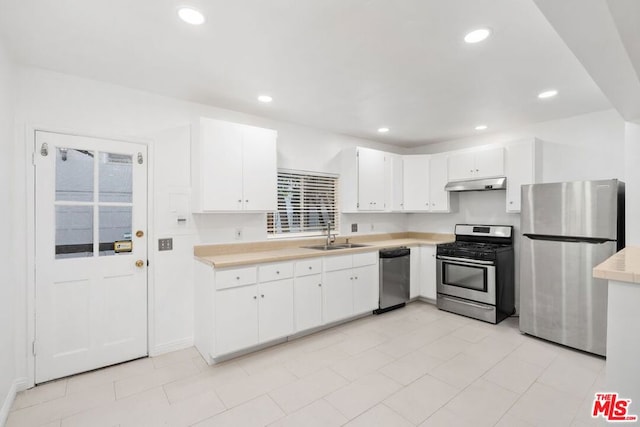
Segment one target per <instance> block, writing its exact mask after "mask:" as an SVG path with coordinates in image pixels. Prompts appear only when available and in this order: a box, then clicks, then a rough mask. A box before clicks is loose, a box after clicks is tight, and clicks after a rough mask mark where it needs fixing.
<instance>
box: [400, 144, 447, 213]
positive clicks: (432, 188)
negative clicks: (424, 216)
mask: <svg viewBox="0 0 640 427" xmlns="http://www.w3.org/2000/svg"><path fill="white" fill-rule="evenodd" d="M447 171H448V156H447V155H433V156H429V155H412V156H404V174H403V179H404V210H405V211H408V212H449V192H448V191H445V190H444V187H445V185H446V184H447V173H448V172H447Z"/></svg>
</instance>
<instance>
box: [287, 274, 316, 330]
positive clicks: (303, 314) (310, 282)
mask: <svg viewBox="0 0 640 427" xmlns="http://www.w3.org/2000/svg"><path fill="white" fill-rule="evenodd" d="M293 295H294V304H293V306H294V312H295V330H296V332H300V331H304V330H306V329H311V328H315V327H316V326H320V325H322V275H321V274H312V275H310V276H304V277H297V278H296V279H295V282H294V289H293Z"/></svg>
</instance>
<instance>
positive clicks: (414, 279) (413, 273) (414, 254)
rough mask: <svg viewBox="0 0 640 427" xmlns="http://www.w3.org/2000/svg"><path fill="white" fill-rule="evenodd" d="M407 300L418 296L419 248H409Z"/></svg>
mask: <svg viewBox="0 0 640 427" xmlns="http://www.w3.org/2000/svg"><path fill="white" fill-rule="evenodd" d="M409 249H410V250H411V254H410V255H409V268H410V271H409V298H412V299H413V298H416V297H419V296H420V246H412V247H410V248H409Z"/></svg>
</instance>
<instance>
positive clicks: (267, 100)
mask: <svg viewBox="0 0 640 427" xmlns="http://www.w3.org/2000/svg"><path fill="white" fill-rule="evenodd" d="M258 101H260V102H264V103H265V104H268V103H270V102H271V101H273V98H272V97H270V96H269V95H260V96H259V97H258Z"/></svg>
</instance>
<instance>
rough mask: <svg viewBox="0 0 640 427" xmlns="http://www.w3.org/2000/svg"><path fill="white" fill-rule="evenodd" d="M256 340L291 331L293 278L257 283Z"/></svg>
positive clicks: (276, 336) (262, 340)
mask: <svg viewBox="0 0 640 427" xmlns="http://www.w3.org/2000/svg"><path fill="white" fill-rule="evenodd" d="M258 294H259V295H258V341H259V342H261V343H263V342H267V341H271V340H274V339H276V338H281V337H285V336H287V335H291V334H292V333H293V279H286V280H275V281H273V282H267V283H260V284H259V285H258Z"/></svg>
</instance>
